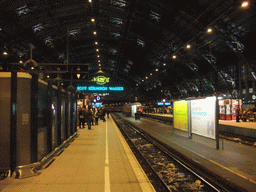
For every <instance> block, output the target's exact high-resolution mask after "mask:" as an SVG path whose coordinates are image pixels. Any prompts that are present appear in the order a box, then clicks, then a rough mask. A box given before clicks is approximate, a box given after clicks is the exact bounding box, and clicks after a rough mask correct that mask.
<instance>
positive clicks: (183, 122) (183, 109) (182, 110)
mask: <svg viewBox="0 0 256 192" xmlns="http://www.w3.org/2000/svg"><path fill="white" fill-rule="evenodd" d="M173 114H174V128H179V129H184V130H188V103H187V102H186V101H180V102H174V112H173Z"/></svg>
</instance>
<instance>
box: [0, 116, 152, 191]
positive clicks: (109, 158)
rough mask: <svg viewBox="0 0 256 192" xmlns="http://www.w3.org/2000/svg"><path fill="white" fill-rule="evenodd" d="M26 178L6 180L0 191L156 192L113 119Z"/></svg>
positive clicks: (81, 132) (80, 135)
mask: <svg viewBox="0 0 256 192" xmlns="http://www.w3.org/2000/svg"><path fill="white" fill-rule="evenodd" d="M39 173H40V174H39V175H37V176H33V177H28V178H24V179H15V178H14V176H13V177H7V178H6V179H4V180H1V181H0V191H1V192H17V191H26V192H40V191H43V192H59V191H61V192H70V191H75V192H77V191H81V192H110V191H111V192H114V191H116V192H120V191H129V192H130V191H133V192H142V191H145V192H151V191H155V190H154V188H153V186H152V185H151V183H150V181H149V180H148V178H147V176H146V175H145V173H144V171H143V170H142V168H141V167H140V165H139V163H138V162H137V160H136V158H135V157H134V155H133V153H132V152H131V150H130V148H129V146H128V144H127V143H126V141H125V139H124V138H123V136H122V134H121V132H120V131H119V129H118V128H117V126H116V125H115V123H114V121H113V119H112V118H110V119H106V122H102V121H99V125H93V126H92V129H91V130H88V129H87V127H86V128H85V129H78V137H77V138H76V139H75V140H74V141H73V142H71V143H70V145H69V146H68V147H66V148H65V149H64V151H63V152H62V153H61V154H60V155H59V156H55V157H54V161H53V162H52V163H51V164H49V165H47V166H46V167H45V168H44V169H42V170H40V171H39Z"/></svg>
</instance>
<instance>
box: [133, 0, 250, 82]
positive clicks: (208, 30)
mask: <svg viewBox="0 0 256 192" xmlns="http://www.w3.org/2000/svg"><path fill="white" fill-rule="evenodd" d="M248 5H249V2H248V1H244V2H243V3H242V4H241V7H242V8H246V7H248ZM212 31H213V30H212V28H208V29H207V33H212ZM186 48H187V49H190V48H191V45H190V44H187V45H186ZM172 58H173V59H176V58H177V56H176V55H175V54H173V55H172ZM163 66H166V63H163ZM155 71H156V72H158V68H156V69H155ZM152 75H153V74H152V73H150V76H152ZM145 79H148V77H147V76H146V77H145ZM141 81H142V82H144V79H142V80H141ZM139 84H141V82H139ZM136 86H138V84H136Z"/></svg>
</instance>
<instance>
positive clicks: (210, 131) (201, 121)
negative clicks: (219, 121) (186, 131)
mask: <svg viewBox="0 0 256 192" xmlns="http://www.w3.org/2000/svg"><path fill="white" fill-rule="evenodd" d="M191 113H192V114H191V119H192V133H194V134H198V135H202V136H205V137H209V138H212V139H216V136H215V129H216V123H215V118H216V117H215V116H216V97H208V98H206V99H198V100H192V101H191Z"/></svg>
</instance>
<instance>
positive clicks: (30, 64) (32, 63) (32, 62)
mask: <svg viewBox="0 0 256 192" xmlns="http://www.w3.org/2000/svg"><path fill="white" fill-rule="evenodd" d="M23 66H24V67H25V68H26V69H29V68H31V69H32V67H33V69H34V68H35V67H38V64H37V62H36V61H35V60H33V59H29V60H27V61H26V62H25V63H24V64H23Z"/></svg>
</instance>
